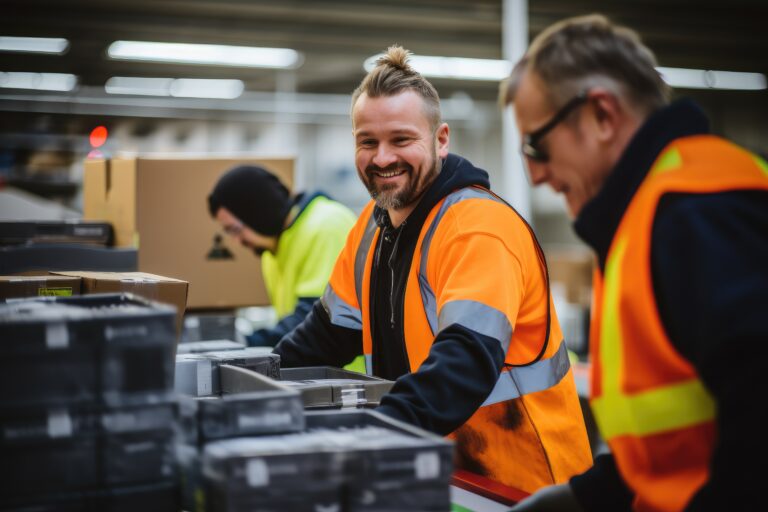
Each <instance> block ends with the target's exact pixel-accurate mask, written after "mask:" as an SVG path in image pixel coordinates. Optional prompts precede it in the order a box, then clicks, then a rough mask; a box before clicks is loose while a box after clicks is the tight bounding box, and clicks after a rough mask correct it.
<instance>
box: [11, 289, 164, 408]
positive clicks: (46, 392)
mask: <svg viewBox="0 0 768 512" xmlns="http://www.w3.org/2000/svg"><path fill="white" fill-rule="evenodd" d="M174 322H175V308H174V307H172V306H167V305H165V304H158V303H154V302H150V301H147V300H144V299H142V298H140V297H137V296H134V295H131V294H103V295H85V296H78V297H45V298H36V299H28V300H21V301H14V302H11V303H8V304H3V305H0V410H2V409H7V408H15V407H21V408H28V407H51V406H60V407H61V406H69V405H90V404H100V405H107V406H121V405H128V404H132V403H133V404H141V403H153V402H162V401H164V400H166V399H167V398H168V396H169V394H170V393H171V391H172V389H173V386H172V385H173V352H174V347H175V343H176V341H175V339H176V335H175V328H174V325H175V324H174Z"/></svg>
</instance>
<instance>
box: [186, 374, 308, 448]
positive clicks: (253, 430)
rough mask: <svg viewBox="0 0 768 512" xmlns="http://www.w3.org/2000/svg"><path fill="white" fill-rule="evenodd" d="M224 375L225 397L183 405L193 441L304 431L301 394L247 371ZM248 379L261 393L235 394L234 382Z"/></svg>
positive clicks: (203, 441) (189, 400)
mask: <svg viewBox="0 0 768 512" xmlns="http://www.w3.org/2000/svg"><path fill="white" fill-rule="evenodd" d="M220 373H221V376H222V388H223V391H224V394H223V395H222V396H218V397H208V398H201V399H197V400H193V399H187V400H185V401H184V402H183V403H182V418H183V422H184V423H185V424H186V425H187V428H185V429H184V430H185V432H186V433H188V434H187V439H188V440H189V441H191V442H195V443H197V442H199V443H205V442H208V441H212V440H215V439H226V438H231V437H242V436H253V435H268V434H282V433H289V432H300V431H302V430H304V425H305V423H304V409H303V404H302V401H301V396H300V395H299V393H298V392H296V391H295V390H293V389H290V388H287V387H285V386H283V385H281V384H280V383H279V382H276V381H273V380H271V379H268V378H266V377H264V376H262V375H260V374H257V373H254V372H252V371H250V370H248V369H244V368H239V367H234V366H229V365H222V366H221V367H220ZM245 379H248V380H256V381H258V382H259V383H260V386H259V390H258V391H251V392H244V393H242V392H238V393H234V394H232V393H231V392H232V390H233V389H235V388H236V387H238V386H239V384H237V383H235V384H232V382H233V381H242V380H245ZM190 425H191V426H192V429H190V428H189V426H190ZM190 430H192V432H191V435H190V434H189V433H190Z"/></svg>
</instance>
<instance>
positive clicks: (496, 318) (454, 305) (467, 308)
mask: <svg viewBox="0 0 768 512" xmlns="http://www.w3.org/2000/svg"><path fill="white" fill-rule="evenodd" d="M453 324H459V325H461V326H464V327H466V328H467V329H471V330H473V331H475V332H476V333H479V334H482V335H483V336H488V337H489V338H493V339H495V340H496V341H498V342H499V344H500V345H501V349H502V350H503V351H504V354H505V355H506V353H507V349H508V348H509V340H510V339H511V338H512V324H510V323H509V320H507V316H506V315H505V314H504V313H502V312H501V311H499V310H498V309H496V308H492V307H490V306H487V305H485V304H483V303H482V302H477V301H474V300H454V301H451V302H446V303H445V304H444V305H443V308H442V309H441V310H440V317H439V319H438V322H437V325H438V332H440V331H442V330H443V329H445V328H446V327H448V326H449V325H453Z"/></svg>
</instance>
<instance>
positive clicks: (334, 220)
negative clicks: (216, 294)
mask: <svg viewBox="0 0 768 512" xmlns="http://www.w3.org/2000/svg"><path fill="white" fill-rule="evenodd" d="M208 207H209V210H210V213H211V216H212V217H214V218H215V219H216V221H217V222H218V223H219V224H220V225H221V226H222V228H223V229H224V232H225V233H227V234H228V235H230V236H232V237H234V238H235V239H237V240H238V241H239V242H240V244H242V245H243V246H244V247H248V248H250V249H252V250H253V252H254V253H255V254H256V255H257V256H260V257H261V270H262V274H263V276H264V284H265V286H266V288H267V293H268V295H269V299H270V301H271V303H272V306H273V307H274V308H275V312H276V313H277V316H278V318H279V319H280V321H279V322H278V323H277V325H276V326H274V327H272V328H268V329H258V330H255V331H254V332H253V333H252V334H250V335H248V336H247V337H246V339H247V341H248V344H249V345H250V346H274V345H275V344H276V343H277V342H278V341H280V338H282V337H283V335H285V333H287V332H289V331H290V330H291V329H293V328H294V327H296V326H297V325H298V324H299V323H300V322H301V321H302V320H303V319H304V317H305V316H306V315H307V313H308V312H309V310H310V309H312V304H313V303H314V302H315V301H316V300H317V299H318V298H319V297H320V295H322V293H323V290H324V289H325V286H326V284H327V283H328V278H329V276H330V275H331V269H333V264H334V263H335V261H336V258H337V257H338V255H339V252H340V251H341V248H342V247H343V246H344V241H345V240H346V238H347V233H349V230H350V228H351V227H352V225H353V224H354V223H355V214H354V213H352V211H351V210H349V209H348V208H347V207H346V206H344V205H342V204H340V203H338V202H336V201H333V200H332V199H330V198H329V197H327V196H326V195H324V194H322V193H315V194H306V193H302V194H298V195H296V196H294V197H291V196H290V194H289V193H288V189H287V188H286V187H285V186H284V185H283V184H282V183H281V182H280V180H279V179H277V177H276V176H275V175H274V174H272V173H270V172H268V171H266V170H265V169H262V168H261V167H255V166H250V165H241V166H237V167H235V168H233V169H230V170H229V171H227V172H226V173H225V174H224V175H223V176H222V177H221V178H220V179H219V181H218V182H217V183H216V186H215V187H214V189H213V191H212V192H211V194H210V195H209V196H208ZM358 368H359V367H358Z"/></svg>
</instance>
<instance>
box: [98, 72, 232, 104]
mask: <svg viewBox="0 0 768 512" xmlns="http://www.w3.org/2000/svg"><path fill="white" fill-rule="evenodd" d="M104 90H105V91H106V92H107V93H108V94H134V95H140V96H174V97H176V98H210V99H235V98H238V97H240V95H241V94H243V91H244V90H245V84H244V83H243V82H242V80H217V79H198V78H176V79H174V78H143V77H128V76H113V77H112V78H110V79H109V80H107V83H106V84H105V85H104Z"/></svg>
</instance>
